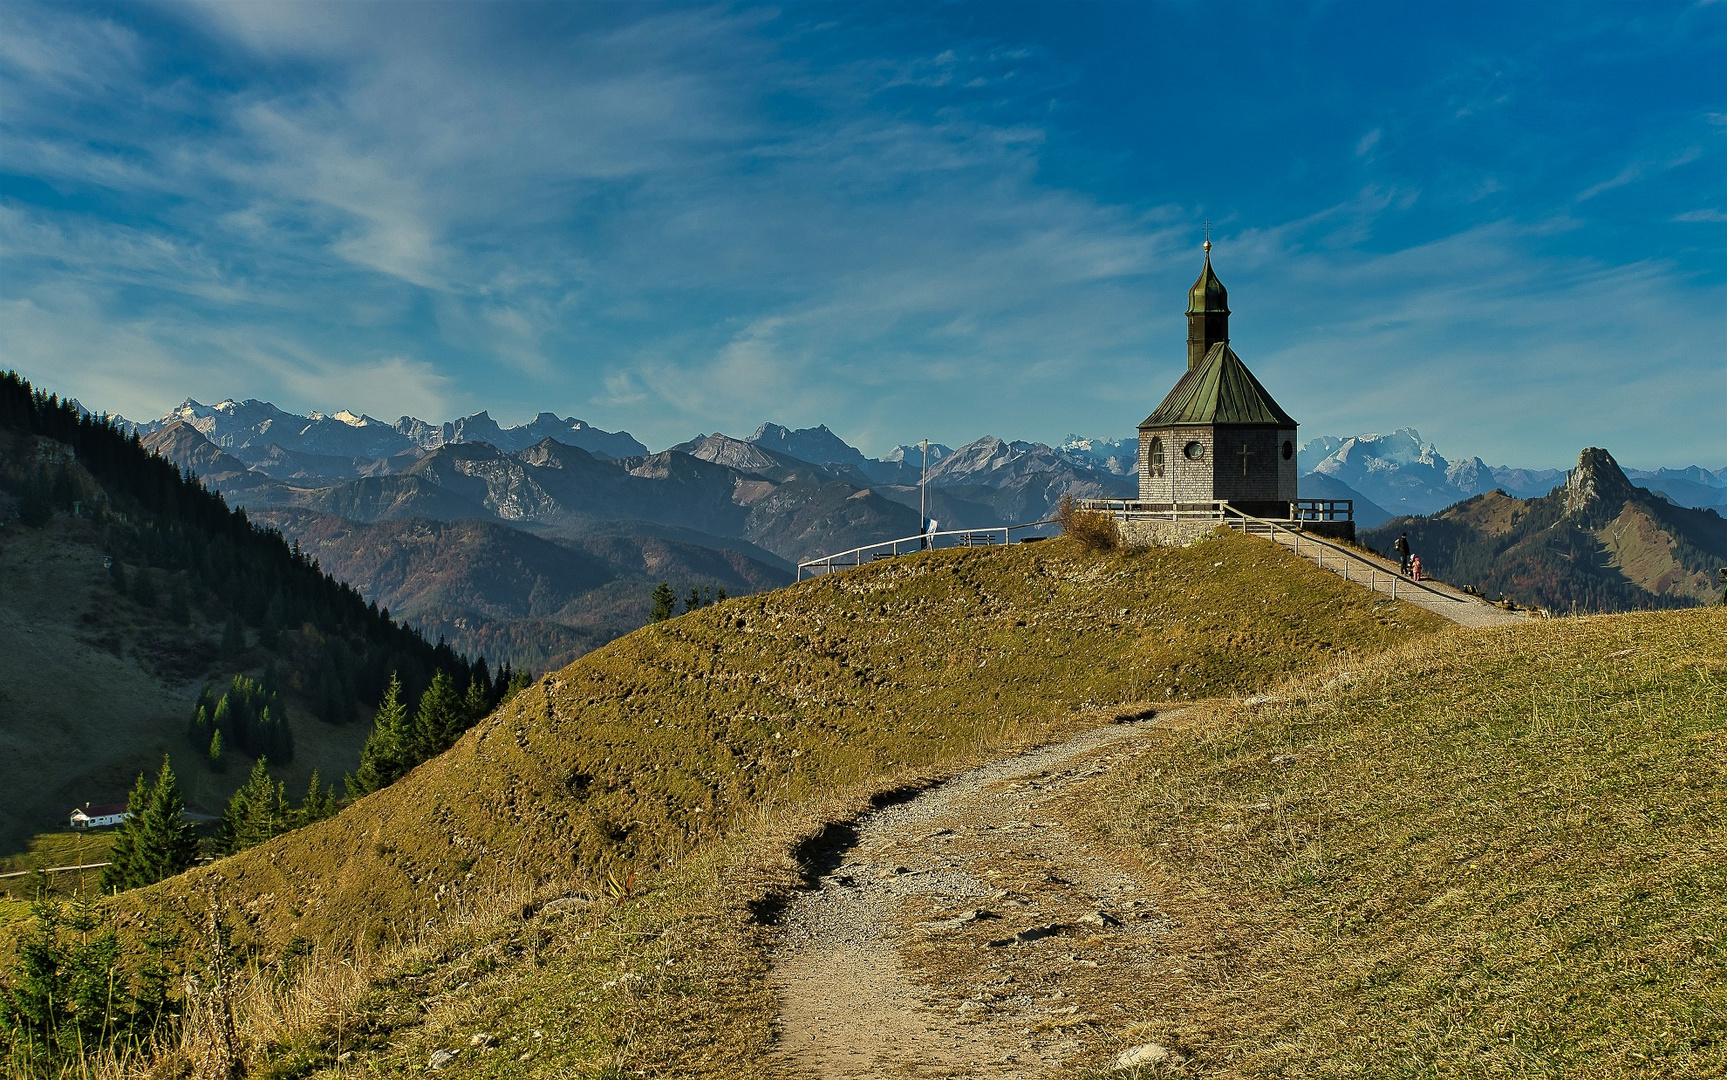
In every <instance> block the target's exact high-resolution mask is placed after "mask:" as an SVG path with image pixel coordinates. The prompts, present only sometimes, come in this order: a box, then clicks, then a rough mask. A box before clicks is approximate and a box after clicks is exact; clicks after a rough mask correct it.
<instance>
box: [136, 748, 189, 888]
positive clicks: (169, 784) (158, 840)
mask: <svg viewBox="0 0 1727 1080" xmlns="http://www.w3.org/2000/svg"><path fill="white" fill-rule="evenodd" d="M138 856H139V858H138V864H139V869H140V870H142V871H143V873H144V875H145V876H146V877H148V878H149V880H148V881H142V882H139V884H143V885H148V884H150V883H151V882H156V881H161V880H162V879H163V878H165V877H172V876H173V875H175V874H178V873H179V872H180V871H182V870H184V869H186V868H187V867H189V866H191V865H192V863H193V861H194V860H195V859H196V858H197V857H198V835H197V833H196V832H194V831H193V829H192V823H191V822H189V821H187V820H186V800H185V798H184V797H183V796H182V795H181V794H180V782H179V780H177V779H176V778H175V776H174V770H173V767H172V766H170V765H169V764H168V755H167V754H163V755H162V771H161V772H159V773H157V774H156V784H155V786H154V787H152V788H151V789H150V803H149V805H148V806H147V807H146V808H145V810H144V817H143V822H142V827H141V828H140V829H139V831H138Z"/></svg>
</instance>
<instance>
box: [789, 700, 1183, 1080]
mask: <svg viewBox="0 0 1727 1080" xmlns="http://www.w3.org/2000/svg"><path fill="white" fill-rule="evenodd" d="M1175 715H1177V713H1176V711H1174V710H1172V711H1171V712H1169V713H1165V714H1162V715H1160V716H1158V717H1157V718H1156V719H1154V720H1151V721H1141V722H1137V723H1124V724H1116V725H1111V726H1109V727H1103V728H1097V729H1094V730H1092V731H1088V732H1085V733H1083V734H1081V735H1079V736H1077V737H1075V738H1073V739H1070V740H1069V741H1067V742H1064V743H1060V744H1058V745H1055V746H1050V747H1045V748H1043V749H1040V750H1036V751H1033V752H1031V753H1027V754H1022V755H1019V756H1017V757H1012V758H1006V759H1003V760H1001V761H996V762H991V763H990V764H988V765H985V766H983V767H981V768H978V769H975V770H973V771H971V772H968V773H965V774H963V775H961V776H959V777H956V778H955V779H953V780H951V781H949V782H948V783H946V784H943V785H941V786H940V787H937V788H933V789H931V790H929V791H926V792H924V793H923V794H921V795H919V796H917V797H916V798H913V799H911V800H910V801H908V802H904V803H901V804H899V805H895V806H889V807H885V808H883V809H881V810H877V811H875V812H872V813H871V814H869V815H867V816H866V817H864V818H863V819H861V820H860V821H859V822H858V823H857V826H856V829H855V831H848V832H845V833H843V834H842V835H841V836H840V837H838V838H837V839H836V841H835V842H834V843H833V844H832V845H831V846H830V847H829V848H828V849H827V850H826V851H825V852H823V853H821V856H820V857H825V861H823V862H822V864H821V865H823V866H826V867H830V868H831V869H829V870H828V872H827V873H825V874H823V875H822V876H821V878H820V879H819V880H818V883H817V885H816V886H815V887H814V888H812V889H810V890H808V891H806V892H803V893H800V894H798V895H797V896H796V897H795V898H794V900H793V902H792V903H791V904H790V905H789V906H788V908H787V910H786V912H785V918H784V924H783V930H782V933H781V937H780V941H779V944H778V947H777V949H776V952H775V955H774V957H773V973H772V976H771V977H772V981H773V983H774V986H775V988H776V989H777V990H778V992H779V995H780V1016H779V1028H780V1043H779V1051H778V1054H779V1064H780V1066H781V1068H782V1071H783V1072H784V1073H785V1074H786V1075H788V1076H797V1077H820V1078H823V1080H829V1078H834V1080H837V1078H852V1077H878V1076H880V1077H893V1076H917V1077H992V1078H1002V1080H1007V1078H1031V1077H1045V1076H1058V1075H1071V1074H1072V1072H1073V1069H1074V1068H1076V1067H1079V1066H1083V1065H1088V1064H1099V1063H1104V1062H1107V1061H1108V1060H1109V1059H1110V1058H1111V1057H1113V1055H1114V1054H1115V1053H1117V1052H1119V1050H1120V1049H1121V1048H1122V1046H1124V1045H1126V1043H1127V1042H1131V1041H1132V1040H1131V1038H1127V1039H1125V1040H1124V1036H1123V1031H1124V1030H1127V1029H1129V1028H1130V1027H1131V1023H1132V1022H1133V1021H1134V1020H1137V1019H1139V1018H1140V1017H1141V1015H1143V1014H1141V1013H1139V1012H1138V1010H1140V1009H1143V1008H1148V1007H1149V1005H1148V1004H1147V1003H1143V1002H1136V1001H1134V1000H1133V987H1135V986H1143V985H1146V982H1147V980H1145V979H1144V978H1142V977H1141V975H1142V974H1143V973H1142V972H1139V971H1137V970H1136V969H1138V968H1140V967H1143V966H1144V965H1148V964H1151V965H1155V964H1157V963H1158V962H1159V958H1158V952H1157V949H1156V939H1157V937H1158V934H1159V931H1160V930H1161V929H1162V928H1163V927H1164V926H1165V925H1166V924H1165V922H1164V921H1163V917H1162V915H1161V914H1160V913H1159V912H1157V911H1156V910H1155V908H1154V907H1153V906H1152V905H1151V904H1149V903H1148V902H1146V901H1143V900H1140V899H1139V898H1137V897H1136V895H1135V894H1136V892H1137V891H1138V888H1137V886H1136V884H1135V881H1134V879H1133V877H1132V876H1131V875H1129V874H1128V873H1127V872H1126V871H1125V870H1124V869H1122V868H1121V867H1118V866H1115V865H1112V864H1110V863H1109V862H1108V861H1107V860H1105V859H1103V858H1100V857H1098V856H1097V855H1095V854H1093V853H1091V851H1089V850H1088V849H1090V848H1093V847H1097V846H1099V845H1095V844H1087V843H1084V842H1083V840H1081V841H1080V842H1075V841H1074V839H1073V838H1071V837H1070V836H1069V834H1068V831H1067V827H1066V825H1065V824H1064V823H1063V822H1061V821H1055V820H1051V819H1050V818H1049V817H1048V816H1047V812H1046V811H1045V810H1044V809H1043V804H1044V803H1046V802H1048V801H1050V800H1052V799H1053V798H1054V797H1055V796H1057V795H1058V794H1061V793H1063V792H1065V791H1068V790H1070V789H1071V787H1072V786H1073V785H1075V784H1082V783H1084V782H1086V780H1088V779H1089V778H1091V777H1095V776H1098V775H1100V774H1101V773H1103V772H1104V771H1106V770H1108V769H1109V768H1110V767H1111V766H1112V765H1113V764H1116V763H1118V762H1119V761H1120V760H1121V759H1122V758H1124V757H1126V756H1127V755H1128V754H1130V753H1131V752H1132V743H1133V741H1134V740H1135V739H1138V738H1140V737H1142V736H1144V735H1145V734H1146V733H1147V732H1149V731H1151V730H1152V729H1154V728H1155V727H1156V725H1157V724H1158V723H1159V722H1162V721H1166V720H1168V719H1170V718H1172V717H1174V716H1175ZM1129 1034H1131V1032H1129Z"/></svg>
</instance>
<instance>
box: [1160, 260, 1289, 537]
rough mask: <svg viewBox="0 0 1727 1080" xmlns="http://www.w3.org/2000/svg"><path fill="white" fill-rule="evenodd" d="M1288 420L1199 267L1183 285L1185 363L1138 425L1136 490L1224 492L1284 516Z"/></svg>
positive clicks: (1167, 499) (1176, 495) (1246, 508)
mask: <svg viewBox="0 0 1727 1080" xmlns="http://www.w3.org/2000/svg"><path fill="white" fill-rule="evenodd" d="M1295 427H1296V425H1295V420H1294V418H1292V417H1291V416H1290V415H1289V414H1288V413H1286V412H1284V411H1283V409H1282V408H1281V407H1280V406H1279V405H1278V404H1277V402H1276V401H1274V400H1273V399H1272V397H1271V395H1270V394H1269V393H1267V392H1266V389H1265V387H1263V386H1261V385H1260V383H1259V380H1258V379H1256V378H1254V377H1253V372H1251V371H1249V370H1247V365H1246V364H1244V363H1242V362H1241V357H1239V356H1237V355H1235V350H1234V349H1231V348H1230V347H1229V293H1228V292H1227V291H1226V290H1225V289H1224V287H1223V282H1221V281H1219V280H1217V274H1216V273H1215V272H1213V270H1212V269H1211V241H1210V240H1209V239H1208V240H1206V242H1205V268H1204V269H1203V270H1201V271H1200V273H1199V280H1198V281H1196V282H1194V283H1193V288H1192V289H1190V290H1188V294H1187V371H1186V372H1185V373H1184V374H1183V375H1182V376H1181V379H1180V380H1179V381H1178V382H1177V383H1176V384H1175V388H1174V389H1172V390H1171V391H1170V392H1169V395H1168V396H1167V397H1165V398H1164V399H1163V404H1161V405H1159V406H1158V407H1157V409H1156V411H1155V412H1153V413H1152V414H1151V415H1150V416H1148V417H1146V418H1145V422H1144V423H1143V424H1140V425H1139V499H1140V502H1141V503H1154V504H1164V505H1171V506H1174V505H1177V504H1189V503H1213V502H1220V501H1227V502H1228V503H1229V504H1230V505H1231V506H1233V507H1235V508H1237V509H1239V510H1241V511H1242V512H1244V513H1248V514H1252V515H1254V516H1256V517H1264V518H1284V519H1287V518H1290V517H1292V516H1294V511H1293V508H1292V506H1291V504H1292V503H1294V502H1295V499H1296V459H1295V446H1296V443H1295Z"/></svg>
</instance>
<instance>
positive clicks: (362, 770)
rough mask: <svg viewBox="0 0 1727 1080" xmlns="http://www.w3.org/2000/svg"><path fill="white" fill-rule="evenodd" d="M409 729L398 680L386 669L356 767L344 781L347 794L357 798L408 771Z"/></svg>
mask: <svg viewBox="0 0 1727 1080" xmlns="http://www.w3.org/2000/svg"><path fill="white" fill-rule="evenodd" d="M412 739H413V732H412V731H411V730H410V727H409V722H408V710H407V708H406V707H405V706H404V705H403V704H402V680H401V678H400V677H399V676H398V675H397V674H396V673H395V672H393V671H392V672H390V684H389V686H387V687H385V688H384V697H383V699H382V700H381V701H379V702H378V712H377V714H376V716H374V718H373V720H372V734H371V736H370V737H368V738H367V739H366V745H365V748H364V749H362V750H361V751H360V767H359V769H357V770H355V772H354V773H353V775H351V776H349V777H348V778H347V780H346V781H345V783H344V785H343V786H344V787H346V788H347V789H348V797H349V798H350V799H357V798H359V797H360V796H361V795H366V794H369V793H371V792H374V791H377V790H378V789H379V788H382V787H387V786H388V785H390V784H392V783H395V781H396V778H397V777H399V776H401V775H402V774H403V773H405V772H407V771H408V764H409V761H410V759H409V756H408V755H409V753H410V752H411V750H412V746H411V743H412Z"/></svg>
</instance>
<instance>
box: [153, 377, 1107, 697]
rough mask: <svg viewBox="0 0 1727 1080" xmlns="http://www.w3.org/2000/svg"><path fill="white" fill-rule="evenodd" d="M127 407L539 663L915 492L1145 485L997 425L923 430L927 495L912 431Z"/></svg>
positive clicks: (772, 562) (1048, 491)
mask: <svg viewBox="0 0 1727 1080" xmlns="http://www.w3.org/2000/svg"><path fill="white" fill-rule="evenodd" d="M127 426H128V427H129V429H130V430H132V431H134V432H136V433H137V434H139V435H140V436H141V438H142V440H143V443H144V445H145V446H146V447H147V448H148V449H150V450H151V451H153V452H155V453H157V454H159V455H161V456H162V457H164V458H167V459H168V460H170V461H172V462H174V463H175V464H176V465H178V466H179V467H180V468H182V469H184V470H186V471H188V472H190V473H192V474H194V475H196V476H198V477H199V478H200V479H201V480H202V481H203V482H204V483H205V484H206V485H208V486H209V487H211V488H212V489H214V490H216V491H219V492H221V493H222V494H223V495H224V496H225V497H226V498H227V499H228V501H229V502H230V503H231V504H233V505H235V506H238V507H241V508H243V509H245V510H246V511H247V512H248V513H249V514H251V516H252V517H253V519H254V520H256V521H259V522H260V523H263V524H265V525H268V526H269V527H272V528H275V529H278V530H279V531H281V532H282V534H283V535H284V536H285V537H286V538H288V539H289V540H290V541H294V542H298V543H299V544H301V545H302V547H303V548H304V549H305V550H306V551H308V552H309V553H310V554H312V555H313V556H314V557H316V558H317V559H318V560H319V564H320V565H321V566H324V567H326V568H329V569H330V570H332V571H333V572H335V573H337V574H338V576H340V577H341V578H342V579H343V580H345V581H349V582H351V583H352V584H354V585H355V586H356V587H357V588H359V589H360V590H361V592H362V593H363V594H364V595H366V596H367V597H368V598H369V599H371V600H373V601H375V602H376V603H378V604H380V605H383V606H386V607H388V608H389V609H390V610H391V611H392V612H394V613H395V614H396V615H397V616H399V617H403V618H406V619H407V620H408V621H409V623H410V624H411V625H413V626H415V627H416V628H418V629H420V630H421V631H422V632H423V633H425V634H427V635H428V636H432V637H437V636H442V637H444V638H446V639H447V640H448V641H449V642H450V644H451V645H452V646H453V647H455V648H457V649H461V650H464V651H467V652H471V653H474V654H482V653H483V654H484V655H487V656H489V657H491V658H492V659H493V660H494V662H501V661H503V660H506V659H507V660H509V661H511V662H513V663H515V664H516V665H517V666H526V667H530V668H534V669H536V670H544V669H546V668H551V667H558V666H562V665H563V664H565V663H568V662H569V661H570V660H571V659H574V657H575V656H578V655H580V654H581V653H583V652H585V651H587V650H589V649H591V648H594V647H596V646H597V645H600V644H603V643H604V642H605V641H608V640H610V639H612V638H614V637H616V636H618V635H619V634H622V633H626V632H628V631H630V630H632V629H634V628H635V627H637V626H639V625H641V623H642V622H643V621H645V619H646V617H647V614H648V607H649V601H648V596H649V593H650V592H651V590H652V589H653V587H654V585H655V584H657V583H658V582H660V581H667V582H669V583H671V584H673V585H674V587H675V588H676V589H677V591H678V594H679V595H680V596H684V595H686V593H687V590H688V589H689V588H691V587H698V588H701V589H703V590H706V591H707V592H715V591H717V590H721V589H723V590H726V591H727V592H728V593H731V594H734V595H736V594H741V593H745V592H751V591H756V590H759V589H763V588H771V587H773V586H776V585H779V584H782V583H784V582H785V581H786V580H788V579H789V578H790V576H791V571H792V570H793V566H794V564H795V563H796V562H797V561H798V560H800V559H806V558H810V557H812V556H815V555H819V554H826V553H831V552H834V551H839V550H844V549H847V548H851V547H857V546H860V545H864V544H870V543H875V542H878V541H881V540H888V539H893V538H897V537H902V536H909V535H913V534H916V533H917V532H918V531H919V530H920V524H919V507H920V505H923V506H925V507H927V510H928V514H929V516H930V517H931V518H933V519H935V520H936V521H937V522H939V523H940V527H943V528H957V529H973V528H982V527H987V526H995V525H1004V524H1019V523H1022V522H1026V521H1036V520H1040V519H1043V518H1047V517H1049V516H1050V515H1051V514H1052V513H1053V510H1054V507H1055V505H1056V503H1057V502H1058V501H1059V500H1060V498H1061V496H1062V495H1063V494H1067V493H1070V492H1071V493H1074V494H1077V495H1080V496H1094V497H1104V496H1107V497H1116V498H1121V497H1126V496H1130V495H1132V494H1133V490H1134V481H1133V478H1132V476H1131V475H1126V476H1124V475H1122V474H1121V473H1120V472H1118V471H1112V470H1111V469H1109V468H1105V467H1100V465H1101V464H1102V463H1101V462H1100V461H1098V460H1097V459H1096V458H1095V457H1093V456H1091V455H1090V454H1088V453H1087V449H1088V448H1072V449H1061V448H1053V447H1049V446H1046V445H1043V444H1040V443H1026V442H1006V441H1004V440H1001V439H998V438H993V437H988V438H983V439H979V440H977V441H975V442H973V443H970V444H968V445H966V446H963V447H960V448H959V449H957V450H956V449H953V448H950V447H947V446H942V445H939V444H933V445H931V446H930V448H929V465H928V470H927V472H928V481H927V483H928V486H927V488H926V489H925V490H924V491H921V492H920V490H919V487H918V484H919V480H920V478H921V477H922V476H923V475H924V473H925V467H924V458H923V454H924V449H923V447H922V446H921V445H919V446H916V447H901V448H899V449H897V450H896V451H894V452H892V453H890V454H889V455H887V456H885V457H883V458H881V459H870V458H867V457H865V456H864V455H863V454H862V453H861V452H860V451H858V450H857V449H856V448H854V447H852V446H850V445H848V444H847V443H845V442H844V441H843V440H842V439H840V438H839V437H838V436H837V435H835V434H834V433H833V432H831V431H830V430H828V429H827V428H826V427H815V428H805V429H800V430H793V429H790V428H786V427H783V426H781V425H777V424H764V425H762V426H761V427H760V428H759V429H757V431H756V432H755V434H754V435H752V436H751V437H750V438H749V439H736V438H732V437H730V436H727V435H723V434H712V435H703V436H699V437H697V438H695V439H692V440H690V441H689V442H686V443H682V444H680V445H678V446H675V447H672V448H670V449H667V450H662V451H660V452H658V453H650V452H648V450H647V448H646V447H645V446H643V445H642V444H641V443H640V442H638V441H637V440H635V439H634V438H633V437H631V436H630V435H629V434H628V433H625V432H608V431H604V430H602V429H599V428H595V427H593V426H591V425H589V424H587V423H585V422H583V421H581V420H578V419H575V418H573V417H563V418H559V417H557V416H555V415H554V414H552V413H542V414H541V415H540V416H538V417H536V418H535V419H534V420H532V421H530V422H529V423H526V424H522V425H517V426H511V427H504V426H500V425H499V424H497V423H496V422H495V421H493V420H492V419H491V417H489V416H488V415H487V414H485V413H483V412H482V413H476V414H474V415H473V416H468V417H463V418H461V419H458V420H452V421H448V422H445V423H441V424H433V423H428V422H426V421H422V420H418V419H415V418H413V417H406V416H404V417H402V418H401V419H399V420H397V421H396V422H395V423H393V424H387V423H384V422H383V421H380V420H376V419H373V418H371V417H368V416H363V415H357V414H354V413H350V412H346V411H343V412H337V413H333V414H330V415H328V416H326V415H323V414H319V413H313V414H309V415H305V416H301V415H296V414H291V413H287V412H285V411H283V410H281V409H278V408H276V407H275V406H274V405H271V404H269V403H268V402H260V401H250V400H249V401H243V402H235V401H224V402H221V403H219V404H217V405H213V406H206V405H202V404H199V403H198V402H195V401H187V402H185V403H184V404H182V405H181V406H179V407H178V408H176V409H174V410H173V411H171V412H170V413H169V414H168V415H167V416H164V417H162V418H161V419H159V420H155V421H150V422H147V423H131V424H128V425H127ZM914 461H915V464H914ZM1130 471H1131V470H1130ZM920 499H921V503H920Z"/></svg>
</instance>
